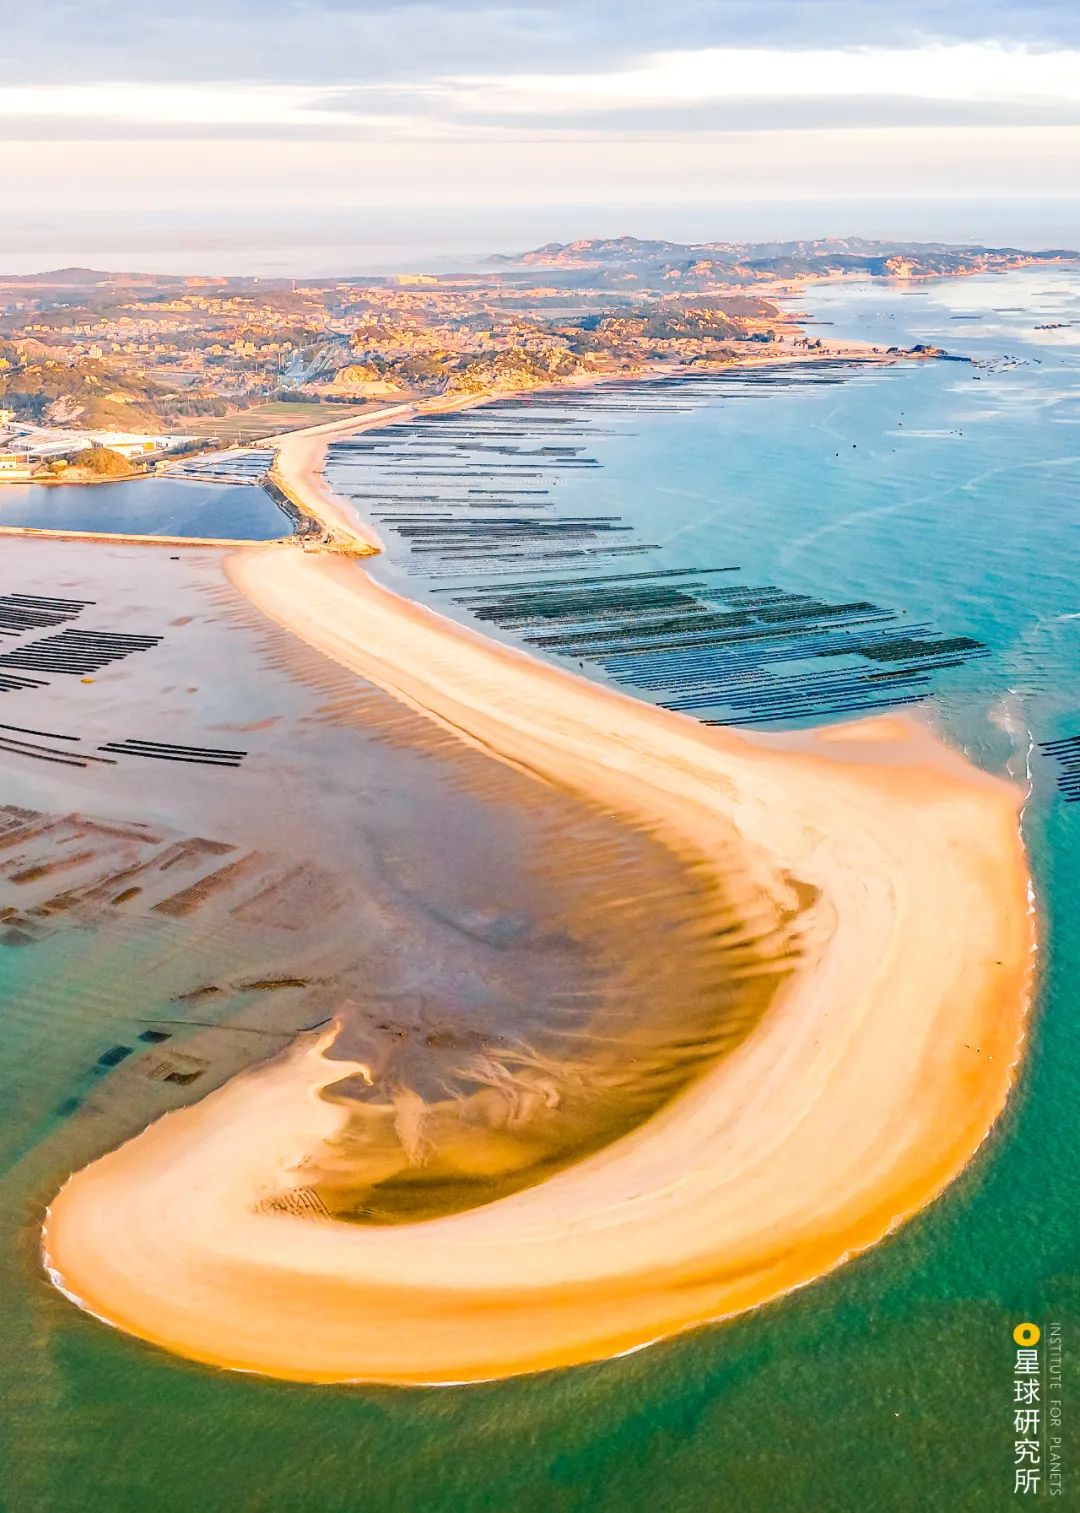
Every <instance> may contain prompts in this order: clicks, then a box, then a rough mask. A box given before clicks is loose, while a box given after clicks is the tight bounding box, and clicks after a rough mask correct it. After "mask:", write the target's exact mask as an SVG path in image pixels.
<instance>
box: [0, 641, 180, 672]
mask: <svg viewBox="0 0 1080 1513" xmlns="http://www.w3.org/2000/svg"><path fill="white" fill-rule="evenodd" d="M160 640H161V637H160V636H130V635H122V634H120V633H118V632H113V631H99V630H62V631H60V632H59V633H58V634H57V635H55V636H46V637H45V638H44V639H43V640H41V641H31V642H30V643H29V645H27V646H18V647H15V648H14V649H13V650H12V651H6V652H5V653H4V654H3V656H0V667H11V668H15V669H18V670H22V671H27V672H59V673H70V674H72V675H74V676H77V677H85V676H86V675H87V674H88V673H92V672H98V671H99V670H100V669H101V668H102V667H107V666H108V664H109V663H110V662H116V661H119V659H120V658H121V657H129V656H131V655H132V653H134V652H137V651H148V650H149V649H150V647H152V646H156V645H157V644H158V642H159V641H160Z"/></svg>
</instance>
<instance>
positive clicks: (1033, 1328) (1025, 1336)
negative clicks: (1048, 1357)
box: [1013, 1324, 1042, 1345]
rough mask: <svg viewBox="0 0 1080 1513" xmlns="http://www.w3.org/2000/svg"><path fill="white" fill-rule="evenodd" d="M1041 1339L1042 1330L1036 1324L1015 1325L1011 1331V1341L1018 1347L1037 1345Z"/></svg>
mask: <svg viewBox="0 0 1080 1513" xmlns="http://www.w3.org/2000/svg"><path fill="white" fill-rule="evenodd" d="M1041 1338H1042V1330H1041V1329H1040V1328H1039V1326H1038V1324H1017V1326H1016V1328H1015V1329H1014V1330H1013V1339H1014V1340H1015V1341H1016V1343H1017V1344H1018V1345H1037V1344H1038V1343H1039V1341H1040V1339H1041Z"/></svg>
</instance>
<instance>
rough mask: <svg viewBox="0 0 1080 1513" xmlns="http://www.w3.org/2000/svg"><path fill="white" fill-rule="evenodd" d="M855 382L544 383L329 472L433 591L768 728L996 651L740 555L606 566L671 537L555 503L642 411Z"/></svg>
mask: <svg viewBox="0 0 1080 1513" xmlns="http://www.w3.org/2000/svg"><path fill="white" fill-rule="evenodd" d="M843 381H844V378H843V375H842V374H841V373H838V372H837V371H836V369H835V368H834V367H829V366H820V367H819V366H815V365H812V364H807V365H805V366H803V365H799V366H798V367H797V368H779V369H777V368H771V369H770V368H764V367H763V368H761V369H756V370H754V369H751V370H746V371H742V372H739V373H732V374H693V375H689V376H686V377H680V378H666V379H658V380H653V381H650V382H646V383H641V382H637V381H627V382H626V383H621V382H620V383H611V384H605V385H604V386H603V387H597V388H594V389H591V390H582V391H580V392H577V393H575V394H573V395H572V396H570V395H567V394H566V393H565V392H559V391H549V392H545V393H536V394H530V395H528V396H524V397H515V398H510V399H503V400H497V401H494V402H492V403H490V404H486V405H484V406H482V407H479V408H476V409H473V410H469V411H459V412H447V413H445V414H441V415H429V416H425V417H423V418H417V419H414V420H406V421H401V422H398V423H396V424H394V425H391V426H387V427H386V428H385V429H381V430H378V431H372V432H368V433H367V434H365V435H362V436H357V437H354V438H351V439H349V440H347V441H342V442H339V443H337V444H336V445H335V446H334V447H333V448H332V449H331V454H330V461H329V472H330V476H331V479H332V483H333V486H334V488H335V489H336V490H338V491H340V492H342V493H344V494H345V495H347V496H348V497H349V498H350V499H352V500H354V501H355V502H356V503H357V506H358V508H359V509H360V511H361V513H364V514H368V515H370V516H371V517H372V518H373V519H374V520H375V521H376V522H377V523H378V525H379V527H380V529H385V530H386V531H387V532H388V533H389V534H390V535H391V536H392V537H394V538H396V539H397V540H398V541H399V542H400V543H401V544H402V545H403V546H404V547H405V548H406V549H407V553H408V555H407V556H406V557H405V559H404V561H403V563H402V565H403V566H404V567H405V569H406V571H408V572H410V573H414V574H418V575H422V576H423V577H424V578H426V579H429V580H432V579H433V580H436V583H437V586H435V587H434V588H433V589H432V592H433V593H435V594H445V595H448V596H449V597H450V600H451V602H452V603H453V604H455V605H456V606H457V607H458V608H459V609H461V610H465V611H467V612H468V613H469V615H470V616H472V618H474V619H475V620H479V621H482V622H486V623H488V624H490V625H492V626H493V627H497V628H498V629H500V630H502V631H504V632H508V633H510V634H512V635H513V636H515V637H516V638H517V639H518V640H519V641H522V642H524V643H525V644H527V645H530V646H533V647H535V648H536V649H537V650H541V651H544V652H546V653H548V654H551V655H555V656H560V657H565V658H568V659H571V660H572V661H573V662H574V664H575V665H576V666H578V667H580V668H582V669H584V668H586V667H588V668H590V669H592V670H595V671H597V672H599V673H600V674H601V675H602V676H604V677H606V678H608V679H610V680H611V681H613V682H616V683H620V684H626V685H628V686H632V687H634V688H636V689H638V690H640V691H641V692H642V693H643V694H645V695H646V696H648V697H649V698H651V699H653V700H655V701H656V702H657V703H659V704H662V705H663V706H664V707H666V708H669V709H674V710H679V711H683V712H686V713H693V714H695V715H697V716H698V717H699V718H700V719H702V720H703V721H704V722H705V723H707V724H724V725H760V724H766V723H770V722H781V721H783V722H797V721H802V720H810V719H820V718H827V717H831V716H836V715H840V714H845V713H857V712H860V711H869V710H874V709H879V708H886V707H894V706H896V705H899V704H911V703H915V702H917V701H918V700H920V699H924V698H926V697H927V695H928V694H929V693H930V692H931V691H932V686H933V675H934V674H935V673H936V672H938V671H940V670H942V669H944V668H949V667H957V666H959V665H961V664H962V663H963V662H965V661H966V660H968V659H969V658H971V657H974V656H981V655H985V653H986V648H985V647H983V646H982V645H981V644H980V643H979V642H978V641H975V640H973V639H972V638H971V637H969V636H946V635H943V634H941V633H940V632H939V631H937V630H936V629H935V628H934V627H933V626H931V625H928V624H912V623H909V622H908V621H907V619H906V617H905V615H904V612H903V611H900V610H895V609H891V608H888V607H885V606H882V605H878V604H875V603H872V602H870V601H868V600H845V601H842V602H837V603H832V602H829V601H827V600H824V599H821V598H818V597H815V596H813V595H809V594H796V593H789V592H787V591H786V590H785V589H783V588H782V587H779V586H777V585H773V584H763V585H762V584H757V585H744V584H732V583H731V582H730V581H727V575H729V574H732V573H737V572H738V571H739V568H738V567H735V566H725V567H717V568H692V569H677V568H667V569H657V568H653V567H652V566H651V564H650V567H649V569H648V570H644V564H643V570H642V571H640V572H633V571H630V570H629V564H627V565H626V567H627V570H622V571H620V570H619V569H620V568H621V567H622V564H621V563H619V564H615V563H612V564H611V566H612V568H613V569H614V570H613V571H609V572H603V571H599V570H601V569H603V568H604V567H606V566H607V564H608V562H609V561H610V559H612V558H625V557H628V556H633V555H636V554H642V553H654V552H655V551H656V550H657V548H656V547H655V546H654V545H652V544H650V543H646V542H641V541H638V540H637V539H636V537H635V533H634V531H633V528H632V527H630V526H627V525H626V524H624V523H623V521H622V519H621V518H620V517H619V516H617V515H610V514H605V515H600V514H596V515H583V514H570V513H562V512H559V511H558V510H557V509H556V507H555V503H554V501H553V499H552V497H551V494H552V491H553V490H554V489H555V487H556V486H557V484H558V482H559V480H560V479H561V478H565V477H566V476H567V475H568V474H572V473H576V472H581V471H584V470H586V469H594V468H598V467H599V466H600V465H601V464H600V463H599V461H598V460H597V458H595V457H593V456H591V455H589V454H588V444H589V443H590V442H592V441H593V440H595V439H596V438H598V437H603V436H611V435H626V434H627V428H626V425H625V424H620V423H619V422H625V420H626V418H627V417H629V418H630V420H631V423H633V420H634V418H635V417H636V416H637V415H638V414H639V413H649V414H652V413H655V412H656V411H657V410H666V411H669V412H673V411H674V412H677V411H685V410H688V409H691V408H697V407H698V406H700V405H701V404H705V403H709V402H711V401H714V400H715V399H716V398H717V397H723V398H724V399H728V398H731V397H734V396H739V397H745V396H747V395H751V394H755V393H756V394H764V393H766V392H768V391H769V390H772V389H775V388H776V387H777V386H778V385H780V386H784V387H796V386H799V387H806V386H808V385H817V384H834V383H839V382H843ZM597 418H599V422H598V419H597ZM518 485H524V487H519V486H518ZM526 499H527V500H528V502H527V503H526V502H525V500H526ZM653 561H655V558H653ZM545 568H546V569H548V570H549V571H550V572H552V573H556V572H562V573H563V574H564V576H560V577H546V576H543V570H544V569H545ZM575 569H576V570H577V572H576V573H575V575H574V576H568V574H569V573H570V572H571V571H573V570H575ZM532 571H539V573H540V574H541V576H523V574H524V573H528V572H532ZM484 579H491V580H493V581H491V582H490V583H485V582H484V581H483V580H484ZM460 580H467V583H466V586H462V587H459V586H458V582H459V581H460ZM495 580H497V581H495Z"/></svg>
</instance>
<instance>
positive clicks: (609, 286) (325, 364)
mask: <svg viewBox="0 0 1080 1513" xmlns="http://www.w3.org/2000/svg"><path fill="white" fill-rule="evenodd" d="M839 246H840V248H841V249H842V250H836V244H833V243H798V244H790V245H785V246H784V247H783V248H780V249H779V250H778V249H776V248H773V247H769V246H766V247H762V248H758V249H755V248H753V247H747V246H745V245H741V244H729V243H717V244H709V245H708V246H702V247H697V248H695V247H679V246H677V245H676V244H671V243H653V242H643V241H636V240H634V239H632V238H622V239H618V240H616V241H610V240H609V241H595V242H577V243H573V244H569V245H567V246H564V247H558V246H553V247H545V248H540V249H537V250H536V251H535V252H530V253H524V254H522V255H520V256H518V257H502V256H499V257H492V258H488V259H487V260H486V261H485V262H484V263H483V264H482V265H481V266H479V267H478V268H476V269H473V270H472V271H469V272H466V273H448V274H439V275H435V274H395V275H386V276H383V277H379V278H368V279H359V278H347V279H336V280H326V281H310V282H307V281H298V280H296V279H276V280H275V279H257V278H250V277H249V278H229V277H225V276H222V277H220V278H210V277H204V276H192V277H170V276H163V275H152V274H124V273H111V274H106V273H97V272H94V271H93V270H89V269H80V268H70V269H62V270H57V271H54V272H51V273H43V274H40V275H33V276H26V275H24V276H19V277H13V276H8V277H5V278H0V483H17V482H27V481H31V480H32V481H35V482H64V481H68V482H75V481H79V482H83V481H87V480H88V479H93V478H101V477H106V478H117V477H125V476H129V475H131V474H132V473H135V472H140V471H146V470H147V469H152V468H153V467H154V466H156V464H157V463H158V462H159V461H160V460H162V459H164V458H168V457H175V456H177V455H183V454H187V453H191V452H193V451H199V450H206V449H211V448H216V447H221V446H228V445H234V444H237V443H241V442H251V441H255V442H257V441H260V440H263V439H264V438H266V437H269V436H273V435H275V434H279V433H281V432H283V431H288V430H292V429H296V428H300V427H304V426H308V425H314V424H321V423H324V422H327V421H337V420H346V419H349V418H351V417H354V416H357V414H358V412H362V410H363V408H364V407H367V406H373V405H376V404H385V403H386V402H387V401H388V400H389V401H399V402H407V401H431V400H435V399H441V400H446V401H449V402H453V401H454V400H455V399H457V398H461V399H468V398H470V397H480V396H484V395H488V394H493V395H497V394H500V393H510V392H520V391H522V390H527V389H533V388H540V387H547V386H551V385H556V384H560V383H566V382H574V383H581V382H587V381H589V380H590V379H603V378H611V377H618V376H625V377H631V376H634V375H639V374H642V373H644V372H647V371H652V370H659V369H662V368H664V367H678V368H679V369H680V370H682V371H687V370H694V369H698V370H701V369H705V370H709V369H722V368H724V367H727V366H731V365H735V364H739V365H742V364H745V363H747V362H748V361H752V362H755V363H760V362H766V361H791V360H793V359H798V358H799V357H813V358H816V359H822V358H830V357H832V358H841V359H851V358H853V357H859V358H864V359H865V358H876V359H881V358H882V357H895V356H896V355H899V354H898V352H897V349H891V350H890V349H882V348H869V347H866V346H865V345H864V346H861V347H859V348H858V350H856V348H855V347H854V346H853V345H852V344H851V343H842V344H837V343H835V342H831V341H828V340H827V339H825V338H823V337H822V336H820V335H817V336H815V335H812V334H808V333H807V331H806V330H805V329H804V328H803V326H802V325H801V324H800V323H799V319H798V315H797V313H793V312H797V309H798V296H799V292H800V289H801V288H802V287H804V286H805V284H806V283H808V282H812V281H815V280H818V279H821V278H823V277H829V278H833V279H836V278H870V277H872V278H883V277H884V278H890V279H899V280H908V279H912V278H918V277H956V276H963V275H966V274H969V273H973V272H987V271H991V272H995V271H1001V270H1003V269H1006V268H1010V267H1016V266H1022V265H1024V264H1025V263H1028V262H1030V261H1032V255H1031V254H1019V253H1013V252H1012V251H1011V250H1010V249H998V250H988V249H985V248H950V249H938V250H936V251H933V252H931V253H929V254H928V253H925V252H924V253H923V254H922V255H921V256H919V257H917V256H915V255H913V254H912V252H911V249H905V248H903V247H898V248H890V247H888V246H879V245H878V244H859V248H857V249H856V250H852V248H851V246H850V245H849V244H846V243H843V244H839ZM868 248H870V249H872V250H867V249H868ZM755 252H756V253H757V256H755V255H754V254H755ZM1065 256H1067V254H1064V253H1048V254H1044V255H1040V260H1041V261H1056V260H1059V259H1061V258H1063V257H1065Z"/></svg>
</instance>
